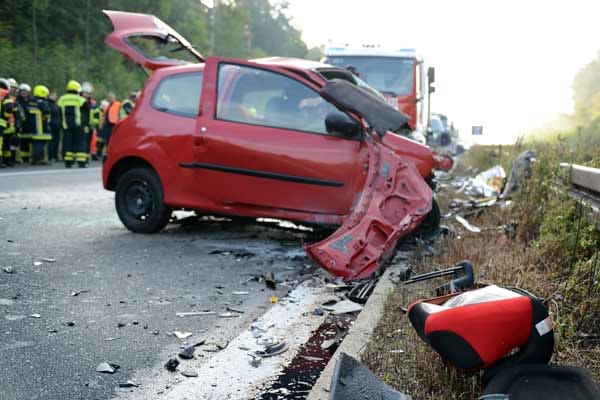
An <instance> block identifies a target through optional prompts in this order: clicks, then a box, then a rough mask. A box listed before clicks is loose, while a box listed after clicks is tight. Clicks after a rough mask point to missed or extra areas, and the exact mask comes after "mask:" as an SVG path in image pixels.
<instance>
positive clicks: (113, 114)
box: [97, 92, 121, 159]
mask: <svg viewBox="0 0 600 400" xmlns="http://www.w3.org/2000/svg"><path fill="white" fill-rule="evenodd" d="M107 99H108V106H106V110H105V111H104V118H103V119H102V131H101V134H100V138H99V140H98V144H97V147H98V148H97V156H98V158H99V159H102V157H103V156H104V149H105V148H106V147H108V143H109V142H110V137H111V135H112V130H113V127H114V126H115V124H116V123H117V122H119V118H120V113H121V103H120V102H119V101H117V96H115V94H114V93H112V92H111V93H108V96H107Z"/></svg>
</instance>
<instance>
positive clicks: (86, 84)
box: [81, 82, 94, 94]
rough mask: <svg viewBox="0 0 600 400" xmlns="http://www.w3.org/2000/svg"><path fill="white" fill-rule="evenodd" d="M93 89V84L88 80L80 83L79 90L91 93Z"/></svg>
mask: <svg viewBox="0 0 600 400" xmlns="http://www.w3.org/2000/svg"><path fill="white" fill-rule="evenodd" d="M93 91H94V86H92V84H91V83H89V82H83V83H82V84H81V92H82V93H89V94H91V93H92V92H93Z"/></svg>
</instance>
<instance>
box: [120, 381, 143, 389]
mask: <svg viewBox="0 0 600 400" xmlns="http://www.w3.org/2000/svg"><path fill="white" fill-rule="evenodd" d="M119 387H120V388H133V387H140V385H139V383H135V382H132V381H127V382H125V383H119Z"/></svg>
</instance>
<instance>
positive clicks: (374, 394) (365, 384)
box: [329, 353, 412, 400]
mask: <svg viewBox="0 0 600 400" xmlns="http://www.w3.org/2000/svg"><path fill="white" fill-rule="evenodd" d="M329 399H330V400H363V399H386V400H411V399H412V397H410V396H408V395H405V394H403V393H400V392H398V391H396V390H394V389H393V388H392V387H391V386H389V385H387V384H385V383H383V382H382V381H380V380H379V378H377V376H375V374H374V373H372V372H371V371H370V370H369V369H367V368H366V367H364V366H363V365H362V364H361V363H360V362H358V361H357V360H356V359H354V358H352V357H350V356H349V355H348V354H346V353H342V354H341V355H340V358H339V359H338V360H337V362H336V364H335V370H334V373H333V379H332V380H331V388H330V396H329Z"/></svg>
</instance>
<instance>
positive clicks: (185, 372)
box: [179, 370, 198, 378]
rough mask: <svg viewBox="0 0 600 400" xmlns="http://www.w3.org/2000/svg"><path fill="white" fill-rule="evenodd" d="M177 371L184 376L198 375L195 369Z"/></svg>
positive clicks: (192, 376)
mask: <svg viewBox="0 0 600 400" xmlns="http://www.w3.org/2000/svg"><path fill="white" fill-rule="evenodd" d="M179 373H180V374H181V375H183V376H185V377H186V378H197V377H198V373H197V372H196V371H190V370H183V371H179Z"/></svg>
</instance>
